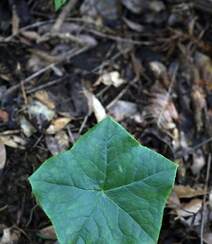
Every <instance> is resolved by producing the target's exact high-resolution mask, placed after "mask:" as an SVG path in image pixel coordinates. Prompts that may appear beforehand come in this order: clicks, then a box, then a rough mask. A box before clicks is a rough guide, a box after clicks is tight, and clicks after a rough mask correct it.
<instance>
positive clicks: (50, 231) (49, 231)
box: [38, 225, 57, 240]
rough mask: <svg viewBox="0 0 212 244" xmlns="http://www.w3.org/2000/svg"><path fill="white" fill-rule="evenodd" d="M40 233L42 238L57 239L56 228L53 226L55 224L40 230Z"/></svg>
mask: <svg viewBox="0 0 212 244" xmlns="http://www.w3.org/2000/svg"><path fill="white" fill-rule="evenodd" d="M38 235H39V236H40V237H41V238H42V239H48V240H56V239H57V236H56V234H55V230H54V228H53V226H52V225H51V226H47V227H45V228H43V229H41V230H39V232H38Z"/></svg>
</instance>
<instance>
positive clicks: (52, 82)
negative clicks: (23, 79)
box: [26, 76, 68, 94]
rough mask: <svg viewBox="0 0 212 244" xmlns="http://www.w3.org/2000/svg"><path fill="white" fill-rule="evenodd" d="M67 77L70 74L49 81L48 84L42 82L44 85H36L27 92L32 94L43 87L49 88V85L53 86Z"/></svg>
mask: <svg viewBox="0 0 212 244" xmlns="http://www.w3.org/2000/svg"><path fill="white" fill-rule="evenodd" d="M67 77H68V76H63V77H61V78H59V79H56V80H52V81H49V82H47V83H46V84H42V85H40V86H37V87H34V88H32V89H29V90H28V91H27V92H26V93H27V94H31V93H34V92H37V91H40V90H43V89H45V88H47V87H51V86H53V85H55V84H58V83H60V82H61V81H64V80H66V78H67Z"/></svg>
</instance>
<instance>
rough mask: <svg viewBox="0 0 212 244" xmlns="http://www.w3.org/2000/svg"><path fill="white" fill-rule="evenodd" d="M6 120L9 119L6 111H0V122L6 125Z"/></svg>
mask: <svg viewBox="0 0 212 244" xmlns="http://www.w3.org/2000/svg"><path fill="white" fill-rule="evenodd" d="M8 119H9V114H8V113H7V112H6V111H4V110H1V109H0V121H2V122H4V123H7V122H8Z"/></svg>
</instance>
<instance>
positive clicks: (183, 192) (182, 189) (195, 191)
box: [174, 185, 206, 198]
mask: <svg viewBox="0 0 212 244" xmlns="http://www.w3.org/2000/svg"><path fill="white" fill-rule="evenodd" d="M174 192H175V193H176V194H177V196H178V198H192V197H196V196H201V195H204V194H206V192H205V190H204V189H203V188H201V187H196V188H192V187H191V186H183V185H175V186H174Z"/></svg>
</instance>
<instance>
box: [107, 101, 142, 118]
mask: <svg viewBox="0 0 212 244" xmlns="http://www.w3.org/2000/svg"><path fill="white" fill-rule="evenodd" d="M109 113H110V114H111V115H113V116H114V118H115V119H116V120H117V121H122V120H123V119H124V118H130V117H135V116H136V115H138V108H137V105H136V104H135V103H132V102H128V101H124V100H119V101H117V102H116V103H115V104H113V105H112V106H111V107H110V108H109Z"/></svg>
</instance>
